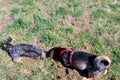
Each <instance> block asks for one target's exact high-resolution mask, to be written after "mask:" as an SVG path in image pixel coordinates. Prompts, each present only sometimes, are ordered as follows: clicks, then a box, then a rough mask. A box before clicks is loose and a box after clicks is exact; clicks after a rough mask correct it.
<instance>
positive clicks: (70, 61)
mask: <svg viewBox="0 0 120 80" xmlns="http://www.w3.org/2000/svg"><path fill="white" fill-rule="evenodd" d="M65 52H70V56H69V63H70V66H72V56H73V54H74V53H75V50H72V49H70V48H65V49H64V50H62V51H61V52H60V55H59V58H61V56H62V55H63V54H64V53H65Z"/></svg>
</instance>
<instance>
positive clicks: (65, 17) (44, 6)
mask: <svg viewBox="0 0 120 80" xmlns="http://www.w3.org/2000/svg"><path fill="white" fill-rule="evenodd" d="M1 2H3V3H1ZM0 7H1V9H0V23H1V24H0V25H1V26H0V80H81V78H82V76H80V75H79V74H78V73H77V72H76V71H70V73H69V74H68V75H67V74H66V73H65V69H66V68H65V67H63V66H61V65H59V64H58V63H57V62H55V61H53V60H52V59H51V58H48V59H44V60H39V61H34V60H31V59H23V63H22V64H19V63H14V62H12V60H11V58H10V57H9V56H8V54H7V53H6V52H5V51H3V50H2V48H1V45H2V44H1V43H2V42H3V41H4V40H6V39H7V38H8V37H9V36H11V37H12V38H13V42H12V43H13V44H18V43H27V44H34V45H36V46H38V47H39V48H41V49H44V50H49V49H51V48H52V47H55V46H63V47H71V48H75V49H76V50H82V51H86V52H90V53H95V54H98V55H106V56H109V57H110V59H111V61H112V64H111V65H110V67H109V69H108V73H107V74H106V75H104V76H102V77H101V78H99V80H120V73H119V72H120V69H119V67H120V1H119V0H0Z"/></svg>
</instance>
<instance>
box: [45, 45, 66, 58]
mask: <svg viewBox="0 0 120 80" xmlns="http://www.w3.org/2000/svg"><path fill="white" fill-rule="evenodd" d="M63 49H65V48H62V47H60V46H58V47H54V48H52V49H50V50H49V51H48V52H47V54H46V57H52V58H53V59H57V58H58V57H59V54H60V52H61V51H62V50H63Z"/></svg>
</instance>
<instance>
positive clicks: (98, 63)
mask: <svg viewBox="0 0 120 80" xmlns="http://www.w3.org/2000/svg"><path fill="white" fill-rule="evenodd" d="M64 49H65V48H61V47H54V48H52V49H50V50H49V51H48V52H47V57H52V58H53V59H54V60H55V61H60V62H61V64H62V65H63V66H65V67H67V68H72V69H76V70H77V71H78V72H79V73H80V74H81V75H82V76H84V77H88V78H91V77H96V76H100V75H102V74H103V73H104V71H105V70H106V69H107V66H108V65H109V61H107V60H105V59H104V60H102V59H100V60H99V59H96V58H97V57H98V56H97V55H95V54H90V53H86V52H83V51H75V53H74V54H73V56H72V66H69V56H70V52H65V53H64V54H63V55H62V57H61V58H59V55H60V52H61V51H62V50H64Z"/></svg>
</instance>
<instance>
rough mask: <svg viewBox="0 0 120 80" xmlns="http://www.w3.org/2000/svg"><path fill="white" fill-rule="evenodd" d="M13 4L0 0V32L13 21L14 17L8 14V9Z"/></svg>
mask: <svg viewBox="0 0 120 80" xmlns="http://www.w3.org/2000/svg"><path fill="white" fill-rule="evenodd" d="M13 6H15V5H13V4H12V3H10V1H6V0H0V32H2V31H3V29H4V28H5V27H6V26H8V25H10V24H11V23H13V21H14V19H13V18H12V17H11V16H10V14H11V13H10V10H11V8H12V7H13Z"/></svg>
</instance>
